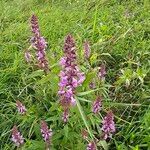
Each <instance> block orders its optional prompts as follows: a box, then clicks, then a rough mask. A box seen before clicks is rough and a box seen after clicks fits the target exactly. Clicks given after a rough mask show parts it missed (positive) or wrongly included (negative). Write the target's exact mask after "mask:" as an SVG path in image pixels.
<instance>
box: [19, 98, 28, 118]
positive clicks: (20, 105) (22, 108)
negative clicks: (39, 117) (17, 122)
mask: <svg viewBox="0 0 150 150" xmlns="http://www.w3.org/2000/svg"><path fill="white" fill-rule="evenodd" d="M16 107H17V109H18V112H19V113H20V114H22V115H23V114H25V113H26V111H27V110H26V108H25V106H24V105H23V104H22V103H21V102H20V101H19V100H17V101H16Z"/></svg>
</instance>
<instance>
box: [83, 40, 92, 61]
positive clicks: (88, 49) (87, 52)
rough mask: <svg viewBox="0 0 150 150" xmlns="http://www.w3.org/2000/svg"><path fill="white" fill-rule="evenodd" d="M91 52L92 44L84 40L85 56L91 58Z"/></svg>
mask: <svg viewBox="0 0 150 150" xmlns="http://www.w3.org/2000/svg"><path fill="white" fill-rule="evenodd" d="M90 54H91V49H90V44H89V42H88V41H85V42H84V57H85V58H86V59H89V58H90Z"/></svg>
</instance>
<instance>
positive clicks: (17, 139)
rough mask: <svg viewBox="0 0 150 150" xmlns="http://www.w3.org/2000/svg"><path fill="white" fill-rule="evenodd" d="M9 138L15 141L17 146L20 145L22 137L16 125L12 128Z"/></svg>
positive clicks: (22, 141) (22, 140)
mask: <svg viewBox="0 0 150 150" xmlns="http://www.w3.org/2000/svg"><path fill="white" fill-rule="evenodd" d="M11 140H12V141H13V142H14V143H15V145H16V146H17V147H20V146H21V145H22V144H23V143H24V138H23V136H22V135H21V133H20V132H19V131H18V129H17V126H14V127H13V128H12V138H11Z"/></svg>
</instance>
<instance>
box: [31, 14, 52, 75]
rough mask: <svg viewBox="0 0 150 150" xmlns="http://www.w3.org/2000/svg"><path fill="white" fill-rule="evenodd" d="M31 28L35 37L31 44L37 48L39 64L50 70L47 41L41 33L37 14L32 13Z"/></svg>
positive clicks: (45, 69)
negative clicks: (47, 57) (46, 51)
mask: <svg viewBox="0 0 150 150" xmlns="http://www.w3.org/2000/svg"><path fill="white" fill-rule="evenodd" d="M31 29H32V33H33V37H32V38H31V44H32V47H33V48H34V49H36V56H37V60H38V66H39V67H40V68H42V69H43V70H44V71H45V72H47V71H48V70H49V68H48V61H47V59H46V57H45V54H46V53H45V49H46V47H47V43H46V41H45V39H44V37H42V36H41V34H40V29H39V25H38V19H37V17H36V16H35V15H32V17H31Z"/></svg>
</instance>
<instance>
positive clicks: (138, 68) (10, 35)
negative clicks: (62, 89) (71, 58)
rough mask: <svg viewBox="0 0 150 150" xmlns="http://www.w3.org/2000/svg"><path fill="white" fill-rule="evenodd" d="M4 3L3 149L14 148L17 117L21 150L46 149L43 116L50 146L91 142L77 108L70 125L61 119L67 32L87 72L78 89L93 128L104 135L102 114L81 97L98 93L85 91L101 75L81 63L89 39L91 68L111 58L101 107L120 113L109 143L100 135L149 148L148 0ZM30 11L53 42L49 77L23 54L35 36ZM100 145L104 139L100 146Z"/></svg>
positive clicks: (0, 20)
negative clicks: (20, 108)
mask: <svg viewBox="0 0 150 150" xmlns="http://www.w3.org/2000/svg"><path fill="white" fill-rule="evenodd" d="M0 8H1V9H0V14H1V17H0V28H1V37H0V149H1V150H12V149H15V148H14V145H13V144H12V142H11V140H10V138H11V128H12V127H13V125H14V124H17V125H18V126H19V130H20V131H21V132H22V134H23V135H24V137H25V138H26V144H25V146H24V149H26V150H34V149H35V150H40V149H43V147H44V142H43V140H42V137H41V135H40V130H39V129H40V127H39V121H40V119H45V120H46V121H47V122H48V124H49V126H51V128H52V129H53V132H54V135H53V139H52V149H56V150H81V149H85V147H86V144H87V143H86V142H85V141H84V140H82V137H81V129H82V128H85V125H84V122H83V121H82V118H81V115H80V113H79V111H78V108H77V107H75V108H73V109H72V110H71V113H72V116H71V118H70V120H69V123H68V124H66V125H64V124H63V123H62V122H61V118H60V116H61V113H62V112H61V108H60V107H59V104H58V97H57V90H58V82H59V78H58V73H59V71H60V68H59V66H58V65H57V63H58V61H59V59H60V57H61V56H62V55H63V53H62V48H63V42H64V37H65V36H66V35H67V34H68V33H71V34H72V35H73V36H74V37H75V39H76V44H77V49H78V59H79V64H80V65H81V68H82V70H83V71H85V73H86V75H87V79H86V81H85V82H84V84H83V87H81V88H80V89H78V90H79V92H80V95H81V96H82V101H80V103H81V105H82V107H83V110H84V113H85V114H86V116H87V117H88V118H89V119H88V125H89V128H90V130H92V133H94V134H95V135H96V136H97V137H98V138H99V137H100V134H101V131H100V126H101V118H100V116H93V115H92V113H91V106H90V105H91V104H90V103H87V102H83V100H89V101H93V100H94V98H95V97H94V96H95V93H94V92H91V93H90V94H89V93H88V92H85V91H89V88H88V84H89V83H90V81H91V80H92V78H94V76H96V75H95V72H94V71H91V70H90V71H89V70H88V68H87V66H86V64H85V62H84V58H83V42H84V40H85V39H87V40H88V41H90V44H91V49H92V56H91V59H90V63H91V66H92V68H90V69H92V70H94V69H93V68H95V67H97V66H98V65H99V64H100V63H101V62H105V63H106V69H107V75H106V82H105V83H100V85H99V86H100V87H101V90H100V91H99V94H101V95H103V107H104V110H106V109H108V108H111V109H112V110H113V112H114V114H115V121H116V127H117V132H116V134H115V135H114V136H113V137H112V139H111V140H110V141H107V143H108V145H106V143H105V142H103V145H104V144H105V146H103V148H104V147H105V149H107V147H108V149H111V150H113V149H114V150H116V149H117V150H128V149H133V150H139V149H141V150H147V149H150V109H149V108H150V107H149V103H150V100H149V98H150V94H149V93H150V89H149V81H150V80H149V75H150V73H149V68H150V61H149V60H150V57H149V56H150V53H149V52H150V51H149V50H150V46H149V45H150V44H149V43H150V28H149V19H150V15H149V14H150V12H149V8H150V3H149V1H148V0H126V1H125V0H124V1H122V0H85V1H84V0H79V1H76V0H72V1H71V0H70V1H69V0H65V1H63V0H51V1H50V0H24V1H23V0H1V5H0ZM33 13H34V14H36V15H37V16H38V18H39V24H40V28H41V33H42V35H43V36H44V37H45V38H46V40H47V42H48V48H47V57H48V60H49V66H50V68H51V69H52V72H51V73H50V74H48V75H47V76H45V75H44V74H43V72H42V71H41V70H37V69H35V68H34V67H32V65H29V64H27V63H26V62H25V60H24V51H25V50H26V48H28V47H29V39H30V37H31V32H30V26H29V25H30V24H29V18H30V17H31V15H32V14H33ZM91 72H92V73H91ZM96 82H98V81H97V80H96ZM81 92H82V93H81ZM83 92H85V93H83ZM17 99H19V100H20V101H22V102H23V103H24V104H25V105H26V107H27V109H28V113H27V115H26V116H20V115H19V114H18V113H17V111H16V107H15V102H16V100H17ZM103 114H105V113H102V115H103ZM97 130H98V131H97ZM103 148H102V143H99V149H103Z"/></svg>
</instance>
